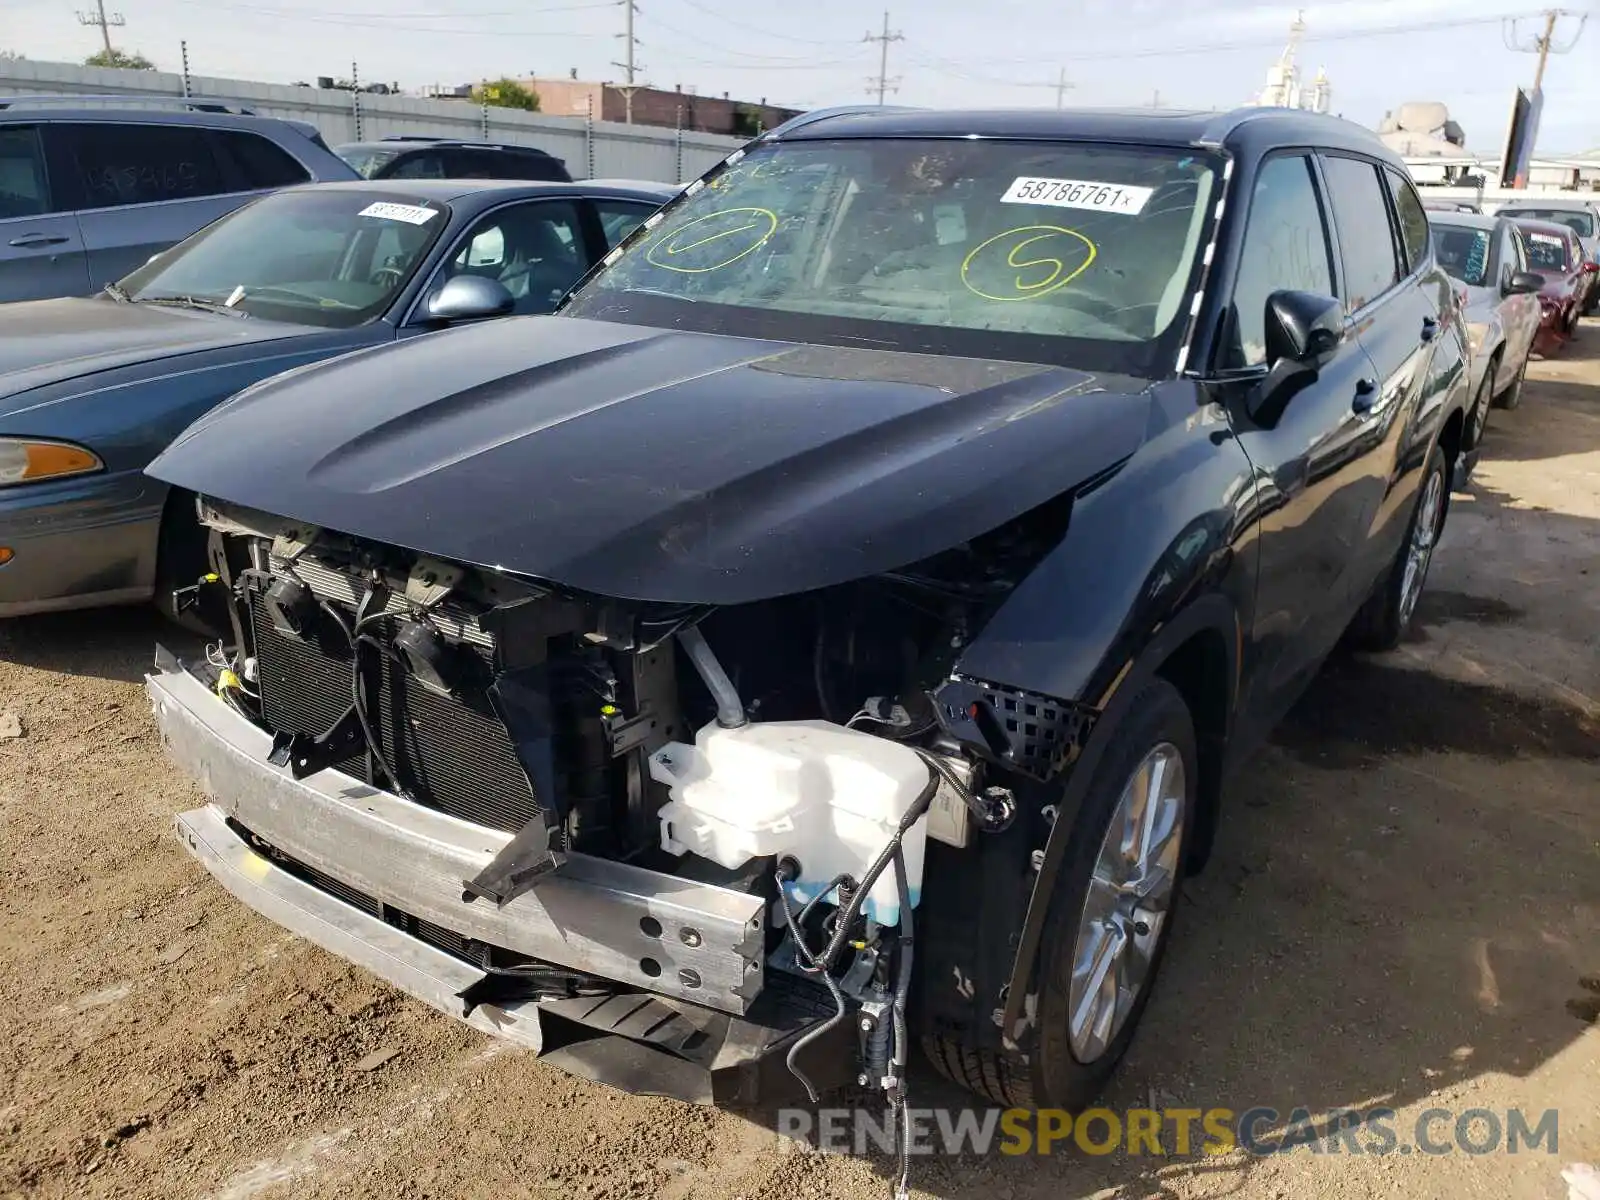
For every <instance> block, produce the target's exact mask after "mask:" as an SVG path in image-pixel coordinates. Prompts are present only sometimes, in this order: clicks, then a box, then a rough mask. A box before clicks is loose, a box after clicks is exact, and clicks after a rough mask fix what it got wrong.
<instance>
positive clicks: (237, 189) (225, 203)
mask: <svg viewBox="0 0 1600 1200" xmlns="http://www.w3.org/2000/svg"><path fill="white" fill-rule="evenodd" d="M114 99H126V98H125V97H88V96H7V97H0V302H5V301H13V300H43V299H48V298H50V297H53V296H85V295H90V294H92V293H94V292H97V291H99V290H100V289H101V288H102V287H104V286H105V285H106V284H107V283H110V282H111V281H112V280H114V279H120V278H121V277H122V276H124V275H126V274H127V273H128V272H129V271H131V270H133V269H134V268H135V267H137V266H139V265H140V264H141V263H143V262H144V261H145V260H146V259H148V258H149V257H150V256H151V255H152V254H155V253H156V252H157V251H159V250H165V249H166V248H167V247H168V246H171V245H173V244H174V243H175V242H180V241H182V240H183V239H184V238H186V237H188V236H189V235H190V234H191V233H193V232H195V230H197V229H200V228H202V227H203V226H205V225H209V224H210V223H211V222H212V221H215V220H216V219H217V218H218V217H220V216H223V215H225V214H226V213H229V212H231V211H233V210H234V209H236V208H238V207H239V206H240V205H242V204H246V203H248V202H249V201H250V200H252V199H254V198H255V197H256V196H258V195H260V194H261V193H262V192H264V191H268V190H271V189H274V188H280V187H287V186H290V185H292V184H297V183H312V182H328V181H330V180H349V179H355V178H356V174H355V172H354V171H353V170H351V168H350V167H349V165H348V164H346V163H345V162H344V160H343V159H341V158H339V157H338V156H337V155H335V154H334V153H333V152H332V151H331V150H329V149H328V147H327V146H326V145H325V144H324V143H323V141H322V137H321V135H320V134H318V133H317V131H316V129H315V128H314V127H313V126H311V125H307V124H304V123H302V122H299V121H280V120H277V119H276V118H272V117H258V116H254V115H252V114H249V113H247V112H243V111H229V110H227V109H226V107H225V106H223V105H220V104H210V103H205V102H202V101H196V100H190V101H182V100H175V101H173V102H172V104H171V107H170V109H161V108H156V109H151V108H114V107H93V106H92V105H91V104H90V101H96V102H108V101H110V100H114ZM140 103H141V104H148V103H150V101H148V100H145V99H143V98H141V99H140Z"/></svg>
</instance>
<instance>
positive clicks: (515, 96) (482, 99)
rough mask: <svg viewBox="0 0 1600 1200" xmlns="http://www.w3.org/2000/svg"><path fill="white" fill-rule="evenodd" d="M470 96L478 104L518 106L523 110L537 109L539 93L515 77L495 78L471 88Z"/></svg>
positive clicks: (501, 106)
mask: <svg viewBox="0 0 1600 1200" xmlns="http://www.w3.org/2000/svg"><path fill="white" fill-rule="evenodd" d="M472 98H473V99H474V100H476V101H477V102H478V103H479V104H492V105H494V106H495V107H496V108H520V109H522V111H523V112H538V111H539V93H538V92H536V91H534V90H533V89H532V88H531V87H528V86H527V85H525V84H521V83H518V82H517V81H516V80H515V79H495V80H492V81H490V82H489V83H485V84H481V85H480V86H478V87H475V88H473V89H472Z"/></svg>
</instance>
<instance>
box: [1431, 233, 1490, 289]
mask: <svg viewBox="0 0 1600 1200" xmlns="http://www.w3.org/2000/svg"><path fill="white" fill-rule="evenodd" d="M1429 223H1430V224H1431V225H1432V226H1433V245H1434V249H1435V252H1436V253H1437V254H1438V256H1439V265H1440V266H1441V267H1443V268H1444V269H1445V273H1446V274H1448V275H1450V276H1452V277H1453V278H1455V279H1459V280H1460V281H1461V282H1462V283H1464V284H1466V285H1467V286H1468V287H1483V286H1484V284H1485V281H1486V280H1487V279H1488V277H1489V231H1488V230H1487V229H1471V228H1468V227H1467V226H1464V225H1446V224H1444V223H1443V222H1441V221H1432V222H1429Z"/></svg>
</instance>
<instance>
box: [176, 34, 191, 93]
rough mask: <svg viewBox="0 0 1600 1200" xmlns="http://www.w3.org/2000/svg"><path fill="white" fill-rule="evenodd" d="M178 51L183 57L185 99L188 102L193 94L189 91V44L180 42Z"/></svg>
mask: <svg viewBox="0 0 1600 1200" xmlns="http://www.w3.org/2000/svg"><path fill="white" fill-rule="evenodd" d="M178 50H179V51H180V53H181V54H182V56H183V98H184V99H185V100H187V99H188V98H189V97H190V95H191V94H192V93H191V92H190V91H189V43H188V42H187V41H182V42H179V43H178Z"/></svg>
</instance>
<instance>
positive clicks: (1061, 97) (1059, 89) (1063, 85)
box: [1056, 67, 1076, 108]
mask: <svg viewBox="0 0 1600 1200" xmlns="http://www.w3.org/2000/svg"><path fill="white" fill-rule="evenodd" d="M1075 86H1076V85H1075V84H1071V83H1068V82H1067V69H1066V68H1065V67H1062V68H1061V75H1060V78H1058V79H1057V80H1056V107H1057V108H1062V107H1064V106H1065V105H1066V100H1067V93H1068V92H1070V91H1071V90H1072V89H1073V88H1074V87H1075Z"/></svg>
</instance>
